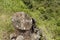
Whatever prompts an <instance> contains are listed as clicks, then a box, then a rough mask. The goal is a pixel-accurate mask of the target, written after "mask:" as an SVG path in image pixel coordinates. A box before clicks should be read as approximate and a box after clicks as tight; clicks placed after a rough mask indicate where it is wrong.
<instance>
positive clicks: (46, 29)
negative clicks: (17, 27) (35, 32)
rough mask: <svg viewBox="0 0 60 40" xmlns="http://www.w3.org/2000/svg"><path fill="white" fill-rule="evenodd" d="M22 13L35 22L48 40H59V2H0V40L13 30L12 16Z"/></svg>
mask: <svg viewBox="0 0 60 40" xmlns="http://www.w3.org/2000/svg"><path fill="white" fill-rule="evenodd" d="M22 11H23V12H25V13H27V14H28V15H30V16H31V17H32V18H34V19H35V20H36V22H37V23H36V25H37V27H39V28H41V29H42V30H43V34H44V35H45V36H46V38H47V39H48V40H60V0H0V34H1V35H0V40H3V36H4V35H5V32H6V33H8V34H10V33H11V32H13V30H14V29H13V26H12V23H11V18H12V15H13V14H14V13H15V12H22ZM7 39H8V38H7Z"/></svg>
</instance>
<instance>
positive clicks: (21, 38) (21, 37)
mask: <svg viewBox="0 0 60 40" xmlns="http://www.w3.org/2000/svg"><path fill="white" fill-rule="evenodd" d="M16 40H24V37H23V36H22V35H19V36H18V37H17V38H16Z"/></svg>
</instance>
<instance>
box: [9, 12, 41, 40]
mask: <svg viewBox="0 0 60 40" xmlns="http://www.w3.org/2000/svg"><path fill="white" fill-rule="evenodd" d="M12 23H13V26H14V28H15V29H16V30H15V31H16V34H11V35H10V39H11V40H40V37H41V30H40V29H38V28H37V27H36V25H35V20H34V19H33V18H31V17H30V16H28V15H27V14H25V13H24V12H17V13H15V14H14V15H13V17H12Z"/></svg>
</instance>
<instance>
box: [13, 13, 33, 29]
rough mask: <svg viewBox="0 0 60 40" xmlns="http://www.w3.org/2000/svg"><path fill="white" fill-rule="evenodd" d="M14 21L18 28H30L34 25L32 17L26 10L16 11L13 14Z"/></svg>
mask: <svg viewBox="0 0 60 40" xmlns="http://www.w3.org/2000/svg"><path fill="white" fill-rule="evenodd" d="M12 23H13V25H14V27H15V28H16V29H21V30H29V29H30V28H31V27H32V18H31V17H30V16H28V15H27V14H26V13H24V12H16V13H15V14H14V15H13V16H12Z"/></svg>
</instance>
